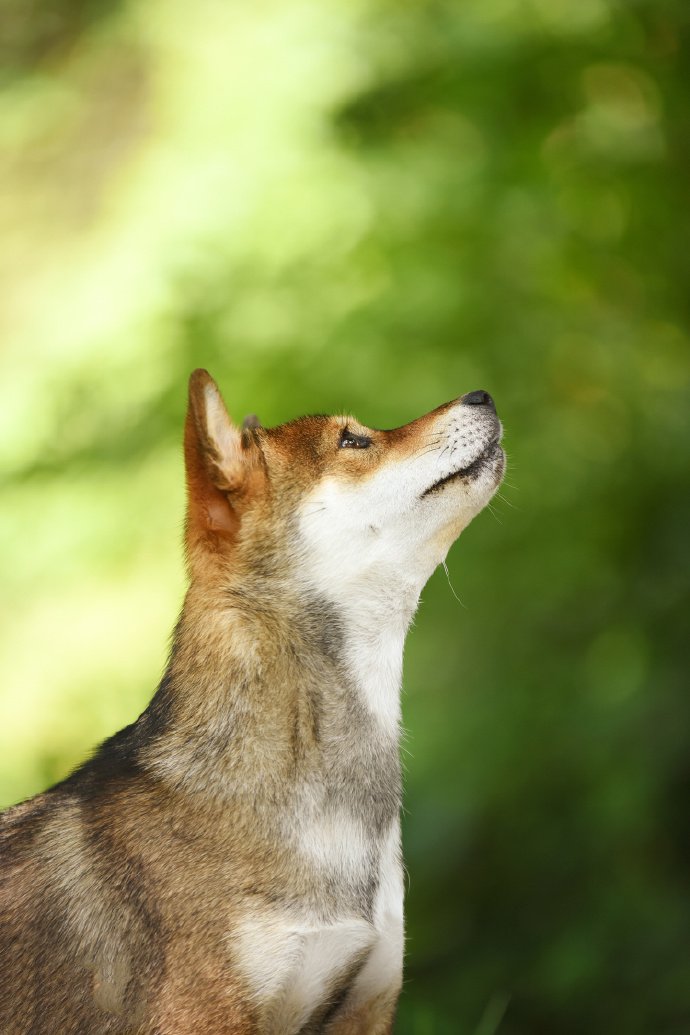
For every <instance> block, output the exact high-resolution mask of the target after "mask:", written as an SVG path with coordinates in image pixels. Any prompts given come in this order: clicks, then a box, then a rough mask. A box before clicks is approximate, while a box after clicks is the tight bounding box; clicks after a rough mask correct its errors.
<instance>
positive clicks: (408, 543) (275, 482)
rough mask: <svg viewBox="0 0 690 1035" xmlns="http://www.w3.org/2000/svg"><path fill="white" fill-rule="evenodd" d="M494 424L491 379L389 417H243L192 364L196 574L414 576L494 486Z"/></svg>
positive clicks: (189, 436) (497, 468) (319, 580)
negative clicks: (414, 414) (373, 422)
mask: <svg viewBox="0 0 690 1035" xmlns="http://www.w3.org/2000/svg"><path fill="white" fill-rule="evenodd" d="M501 434H502V427H501V422H500V421H499V419H498V417H497V415H496V410H495V407H494V404H493V400H492V399H491V397H490V396H489V395H488V394H487V393H486V392H470V393H469V394H468V395H464V396H461V397H460V398H459V399H455V400H453V401H452V402H449V403H446V404H445V405H443V406H440V407H439V408H438V409H436V410H433V411H432V412H431V413H428V414H426V415H425V416H423V417H420V418H418V419H417V420H414V421H412V422H411V423H410V424H405V425H404V426H402V427H400V428H395V429H394V430H392V431H378V430H375V429H373V428H368V427H365V426H364V425H362V424H360V423H359V422H358V421H357V420H355V419H354V418H353V417H345V416H336V417H326V416H311V417H301V418H299V419H298V420H294V421H290V422H289V423H287V424H281V425H279V426H278V427H275V428H263V427H262V426H261V425H260V424H259V422H258V420H256V418H248V419H247V420H246V421H245V422H244V425H243V426H242V427H241V428H240V427H237V426H235V425H234V424H233V423H232V421H231V420H230V418H229V417H228V414H227V411H226V408H225V405H224V403H223V400H222V398H221V395H220V393H219V391H218V388H217V386H216V384H215V382H214V381H213V380H212V378H211V377H210V376H209V374H208V373H206V371H204V370H197V371H195V373H194V374H192V377H191V380H190V395H189V411H188V414H187V423H186V430H185V459H186V469H187V486H188V516H187V547H188V555H189V559H190V565H191V568H192V574H193V575H194V574H195V572H197V571H199V572H201V571H204V570H205V571H208V570H209V564H211V565H212V567H213V568H215V569H218V570H221V571H222V570H225V571H227V572H228V573H230V572H235V573H237V574H246V573H247V572H248V571H249V570H251V571H253V572H254V573H256V572H257V571H263V572H265V573H266V574H267V575H271V576H272V577H273V578H275V577H276V576H278V577H286V578H289V579H290V580H291V583H292V584H293V585H295V584H297V583H299V582H301V583H302V584H305V585H309V586H310V587H311V588H312V589H313V588H317V589H318V590H319V591H320V592H326V591H328V595H329V596H331V597H333V596H338V594H342V593H344V592H347V590H348V588H349V587H359V588H360V589H361V587H362V586H366V585H371V584H373V583H374V582H376V583H377V584H379V585H380V584H382V580H383V583H384V584H385V582H386V580H392V581H394V582H397V581H400V580H402V581H403V582H406V583H408V584H409V585H410V586H412V585H417V586H418V589H420V588H421V586H422V585H423V583H424V582H425V581H426V579H427V578H428V577H429V575H430V574H431V572H432V571H433V569H434V568H435V567H436V565H437V564H439V563H440V562H441V561H442V560H443V559H444V557H445V555H446V553H447V551H448V548H449V547H450V545H451V544H452V543H453V541H454V540H455V539H456V538H457V537H458V535H459V534H460V532H461V531H462V530H463V528H465V526H466V525H467V524H469V522H470V521H471V520H472V518H473V517H474V516H475V515H476V514H477V513H479V511H480V510H481V509H482V508H483V507H484V506H485V505H486V504H487V503H488V501H489V500H490V498H491V496H492V495H493V494H494V492H495V491H496V489H497V488H498V485H499V483H500V481H501V478H502V476H503V470H504V465H505V456H504V453H503V450H502V449H501V446H500V444H499V443H500V439H501ZM276 588H277V586H276Z"/></svg>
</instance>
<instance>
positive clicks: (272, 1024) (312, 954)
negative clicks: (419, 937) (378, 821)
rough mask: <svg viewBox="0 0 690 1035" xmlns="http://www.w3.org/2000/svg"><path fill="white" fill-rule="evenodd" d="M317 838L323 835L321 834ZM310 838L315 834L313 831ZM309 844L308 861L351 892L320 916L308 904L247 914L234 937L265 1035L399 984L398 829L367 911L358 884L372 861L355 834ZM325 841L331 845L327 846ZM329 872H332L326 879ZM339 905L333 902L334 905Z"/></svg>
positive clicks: (288, 1034)
mask: <svg viewBox="0 0 690 1035" xmlns="http://www.w3.org/2000/svg"><path fill="white" fill-rule="evenodd" d="M321 833H324V832H323V831H322V832H321ZM312 834H313V831H312ZM341 834H342V836H335V832H334V831H330V832H329V838H326V839H324V838H323V837H321V838H319V839H318V844H319V848H318V849H317V848H316V843H317V842H316V840H315V841H314V843H313V844H309V843H307V844H306V845H305V850H306V851H307V853H309V855H310V857H311V858H310V863H311V864H312V865H313V864H314V862H315V861H316V860H315V859H314V853H317V854H318V856H319V858H318V864H320V865H322V866H323V868H324V872H323V877H324V879H325V880H328V881H329V882H330V880H332V879H333V877H334V876H335V877H336V879H337V880H338V881H339V882H340V883H342V884H343V886H346V885H349V886H350V888H351V889H352V890H353V891H354V892H355V894H354V897H353V898H352V899H351V901H350V902H349V903H347V901H346V900H347V896H345V897H344V898H340V901H339V902H337V907H338V908H337V909H336V910H334V912H333V913H332V914H331V915H329V916H328V919H327V920H325V919H324V913H323V912H321V914H320V915H318V914H317V912H316V910H315V909H314V908H313V907H311V908H310V907H309V906H308V905H306V903H305V906H304V907H303V908H299V907H297V908H296V907H294V906H291V907H290V908H289V909H288V908H281V907H274V906H272V907H271V908H270V909H268V908H266V909H264V910H261V911H257V912H255V913H254V914H253V915H251V916H248V917H246V918H245V919H244V920H243V922H242V924H241V925H240V930H239V932H238V935H237V937H236V938H235V939H233V942H234V945H233V949H234V952H233V955H234V956H235V960H236V963H237V965H238V966H239V969H240V970H241V972H242V974H243V976H244V979H245V981H246V982H247V984H248V986H249V989H250V994H251V997H252V999H253V1000H254V1002H255V1003H256V1005H257V1007H258V1010H259V1013H260V1016H261V1018H262V1021H261V1023H262V1028H261V1030H262V1031H264V1032H266V1035H292V1033H296V1032H298V1031H299V1030H300V1029H301V1028H302V1027H303V1026H304V1025H305V1024H306V1023H307V1022H309V1021H310V1019H311V1020H313V1019H314V1018H315V1017H319V1016H322V1015H323V1014H324V1013H325V1011H326V1010H327V1008H328V1004H330V1003H333V1002H334V1001H341V1000H342V1001H347V1002H348V1003H352V1002H356V1001H358V1000H359V999H362V1000H363V1001H364V1000H365V999H368V998H370V997H371V996H372V995H377V994H378V993H379V992H384V991H386V990H387V989H388V988H390V987H391V986H392V985H395V983H396V981H399V978H400V973H401V970H402V951H403V901H402V900H403V882H402V866H401V862H400V853H399V836H400V835H399V824H398V821H397V819H396V820H395V821H394V822H393V823H392V824H391V826H390V829H389V830H388V831H387V833H386V836H385V838H384V839H383V841H382V844H381V846H380V849H379V851H378V853H377V858H376V860H375V864H374V866H373V870H374V879H373V892H372V896H371V903H370V908H369V909H366V910H365V909H361V908H360V907H359V905H358V899H359V895H358V893H357V891H356V888H357V885H360V886H364V885H365V884H366V882H367V881H368V880H370V879H371V878H370V872H371V870H372V866H371V862H372V860H371V859H370V858H369V857H368V853H367V852H366V851H364V852H362V851H361V848H362V845H361V843H360V844H358V843H357V840H356V831H353V830H352V829H350V830H349V834H351V835H354V837H355V840H354V841H352V842H349V843H348V837H347V834H348V827H347V824H344V826H343V828H342V831H341ZM327 843H330V848H327V847H326V844H327ZM326 871H330V873H328V874H327V872H326ZM334 904H336V903H334Z"/></svg>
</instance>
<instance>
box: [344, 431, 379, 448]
mask: <svg viewBox="0 0 690 1035" xmlns="http://www.w3.org/2000/svg"><path fill="white" fill-rule="evenodd" d="M370 445H371V439H370V438H367V436H366V435H355V433H354V431H349V430H348V429H347V428H343V432H342V434H341V436H340V442H339V447H340V449H366V448H367V447H368V446H370Z"/></svg>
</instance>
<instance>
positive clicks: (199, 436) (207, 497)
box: [184, 370, 251, 544]
mask: <svg viewBox="0 0 690 1035" xmlns="http://www.w3.org/2000/svg"><path fill="white" fill-rule="evenodd" d="M184 455H185V469H186V475H187V539H188V542H189V543H190V544H191V542H192V541H196V540H198V539H199V537H208V536H209V535H211V536H220V537H232V536H233V535H234V534H235V532H236V531H237V528H238V526H239V512H238V510H239V504H240V502H241V499H242V496H243V495H244V492H245V489H246V485H247V481H248V476H249V467H250V466H251V459H250V455H249V451H248V449H247V441H246V437H245V439H243V436H242V432H241V431H240V429H239V428H237V427H235V425H234V424H233V423H232V421H231V420H230V417H229V416H228V411H227V410H226V408H225V403H224V402H223V398H222V396H221V394H220V392H219V390H218V386H217V385H216V383H215V381H214V380H213V378H212V377H211V375H210V374H209V373H208V372H207V371H206V370H195V371H194V373H193V374H192V376H191V377H190V379H189V406H188V409H187V419H186V422H185V433H184Z"/></svg>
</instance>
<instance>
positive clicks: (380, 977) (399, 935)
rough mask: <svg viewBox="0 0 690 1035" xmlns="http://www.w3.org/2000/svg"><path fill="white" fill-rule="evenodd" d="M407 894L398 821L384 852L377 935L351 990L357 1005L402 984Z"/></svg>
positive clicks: (377, 910) (375, 913)
mask: <svg viewBox="0 0 690 1035" xmlns="http://www.w3.org/2000/svg"><path fill="white" fill-rule="evenodd" d="M403 897H404V892H403V868H402V860H401V857H400V823H399V822H398V820H396V821H395V823H393V825H392V826H391V829H390V832H389V834H388V838H387V840H386V843H385V845H384V848H383V851H382V853H381V862H380V869H379V888H378V892H377V894H376V901H375V903H374V927H375V928H376V935H377V937H376V942H375V944H374V946H373V948H372V950H371V953H370V955H369V958H368V959H367V961H366V963H365V964H364V966H363V967H362V970H361V971H360V973H359V974H358V975H357V978H356V980H355V983H354V986H353V989H352V993H351V996H352V1005H354V1006H356V1005H357V1003H360V1002H361V1003H364V1002H366V1001H367V1000H369V999H373V998H374V997H375V996H376V995H378V994H380V993H383V992H390V991H391V990H394V991H395V990H397V989H398V988H399V987H400V984H401V982H402V964H403V952H404V947H405V932H404V921H403Z"/></svg>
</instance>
